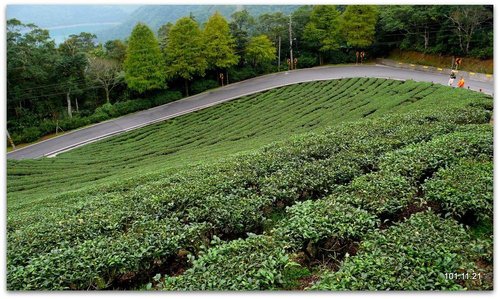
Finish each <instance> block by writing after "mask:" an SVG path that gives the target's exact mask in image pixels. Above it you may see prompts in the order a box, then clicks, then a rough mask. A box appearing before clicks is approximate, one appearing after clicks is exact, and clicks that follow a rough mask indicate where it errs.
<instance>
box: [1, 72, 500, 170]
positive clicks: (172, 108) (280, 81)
mask: <svg viewBox="0 0 500 299" xmlns="http://www.w3.org/2000/svg"><path fill="white" fill-rule="evenodd" d="M353 77H374V78H389V79H399V80H409V79H412V80H415V81H427V82H434V83H439V84H443V85H447V84H448V75H447V74H439V73H431V72H424V71H418V70H409V69H401V68H393V67H388V66H382V65H363V66H361V65H358V66H353V65H352V66H341V67H337V66H327V67H316V68H310V69H300V70H294V71H289V72H281V73H275V74H270V75H265V76H261V77H257V78H252V79H248V80H245V81H241V82H237V83H234V84H230V85H227V86H224V87H221V88H218V89H215V90H212V91H209V92H204V93H201V94H197V95H194V96H191V97H188V98H185V99H182V100H179V101H176V102H172V103H168V104H165V105H162V106H158V107H154V108H151V109H148V110H144V111H140V112H136V113H133V114H129V115H125V116H122V117H119V118H116V119H112V120H109V121H105V122H102V123H98V124H95V125H92V126H88V127H85V128H82V129H78V130H75V131H72V132H68V133H66V134H64V135H61V136H58V137H54V138H51V139H47V140H44V141H42V142H39V143H35V144H33V145H30V146H27V147H24V148H20V149H17V150H15V151H12V152H10V153H7V159H16V160H21V159H33V158H40V157H46V156H49V157H53V156H55V155H56V154H58V153H61V152H65V151H68V150H71V149H73V148H76V147H78V146H81V145H84V144H87V143H91V142H94V141H97V140H100V139H104V138H107V137H109V136H113V135H116V134H120V133H123V132H127V131H130V130H133V129H136V128H139V127H143V126H146V125H148V124H151V123H155V122H159V121H162V120H166V119H169V118H173V117H176V116H179V115H182V114H186V113H189V112H192V111H196V110H200V109H203V108H206V107H210V106H213V105H216V104H218V103H222V102H226V101H229V100H232V99H235V98H238V97H241V96H244V95H248V94H252V93H255V92H260V91H263V90H268V89H272V88H276V87H279V86H284V85H290V84H295V83H300V82H307V81H318V80H328V79H341V78H353ZM457 80H458V79H457ZM465 86H466V87H469V88H470V89H472V90H477V91H478V90H479V89H481V90H482V91H483V92H485V93H488V94H491V95H493V82H482V81H474V80H468V81H466V83H465Z"/></svg>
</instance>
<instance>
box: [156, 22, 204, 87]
mask: <svg viewBox="0 0 500 299" xmlns="http://www.w3.org/2000/svg"><path fill="white" fill-rule="evenodd" d="M165 61H166V65H167V75H168V77H169V78H175V77H181V78H183V79H184V87H185V90H186V96H188V95H189V81H190V80H191V79H193V76H195V75H201V76H203V75H205V70H206V68H207V60H206V58H205V47H204V45H203V36H202V32H201V30H200V28H199V26H198V23H196V21H194V20H193V19H192V18H189V17H184V18H181V19H179V20H177V22H176V23H175V24H174V26H172V28H170V32H169V37H168V44H167V47H166V48H165Z"/></svg>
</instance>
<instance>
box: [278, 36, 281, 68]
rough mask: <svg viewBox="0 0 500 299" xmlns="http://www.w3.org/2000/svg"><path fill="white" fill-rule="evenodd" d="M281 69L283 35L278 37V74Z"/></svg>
mask: <svg viewBox="0 0 500 299" xmlns="http://www.w3.org/2000/svg"><path fill="white" fill-rule="evenodd" d="M280 69H281V35H280V36H278V72H279V71H280Z"/></svg>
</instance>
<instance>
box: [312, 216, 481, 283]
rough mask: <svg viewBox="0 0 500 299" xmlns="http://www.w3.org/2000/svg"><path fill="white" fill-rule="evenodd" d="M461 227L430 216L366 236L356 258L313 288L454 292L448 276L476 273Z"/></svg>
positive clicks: (350, 259) (413, 217) (345, 263)
mask: <svg viewBox="0 0 500 299" xmlns="http://www.w3.org/2000/svg"><path fill="white" fill-rule="evenodd" d="M468 248H469V247H468V237H467V232H466V231H465V230H464V228H463V227H462V226H461V225H459V224H458V223H457V222H455V221H454V220H452V219H447V220H444V219H442V218H440V217H439V216H437V215H435V214H434V213H433V212H420V213H417V214H414V215H413V216H411V217H410V218H409V219H408V220H407V221H405V222H403V223H400V224H397V225H395V226H392V227H390V228H389V229H387V230H385V231H379V232H376V233H374V234H373V235H371V236H368V237H367V238H366V239H365V240H364V241H363V242H362V243H361V246H360V248H359V250H358V254H357V255H356V256H352V257H347V258H346V259H345V260H344V262H343V263H342V265H341V267H340V269H339V270H338V271H337V272H335V273H333V272H325V273H324V274H323V275H322V276H321V278H320V281H319V282H317V283H316V284H315V285H314V286H312V287H311V289H313V290H406V291H411V290H413V291H417V290H458V289H462V286H461V285H460V284H459V282H458V281H455V280H453V279H448V278H446V276H445V274H446V273H460V272H462V271H472V270H474V264H473V263H471V262H470V260H469V259H468V257H470V252H468V250H469V249H468Z"/></svg>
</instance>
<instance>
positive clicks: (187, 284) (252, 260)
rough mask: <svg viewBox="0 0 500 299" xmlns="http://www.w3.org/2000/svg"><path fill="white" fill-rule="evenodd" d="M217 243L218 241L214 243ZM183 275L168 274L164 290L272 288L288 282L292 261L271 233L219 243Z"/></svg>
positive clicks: (193, 263)
mask: <svg viewBox="0 0 500 299" xmlns="http://www.w3.org/2000/svg"><path fill="white" fill-rule="evenodd" d="M213 245H214V244H213ZM191 263H192V266H191V267H190V268H189V269H188V270H186V272H184V273H183V274H182V275H180V276H176V277H166V278H165V280H164V282H163V283H162V284H160V286H159V287H160V288H161V289H163V290H182V291H205V290H226V291H227V290H232V291H240V290H272V289H276V288H278V287H280V286H281V285H282V284H283V282H284V277H283V272H284V269H285V268H286V267H287V266H288V265H290V264H291V261H290V260H289V257H288V255H287V254H286V252H285V250H284V249H283V248H282V247H281V246H279V244H277V243H276V242H275V241H274V240H273V239H272V238H271V237H269V236H262V235H260V236H256V235H250V236H249V237H248V238H246V239H238V240H235V241H231V242H224V243H222V244H218V245H216V246H214V247H212V248H210V249H208V250H206V251H204V252H201V253H200V255H199V257H198V258H196V259H194V257H192V256H191Z"/></svg>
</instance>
